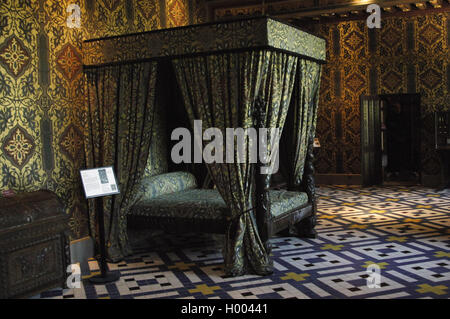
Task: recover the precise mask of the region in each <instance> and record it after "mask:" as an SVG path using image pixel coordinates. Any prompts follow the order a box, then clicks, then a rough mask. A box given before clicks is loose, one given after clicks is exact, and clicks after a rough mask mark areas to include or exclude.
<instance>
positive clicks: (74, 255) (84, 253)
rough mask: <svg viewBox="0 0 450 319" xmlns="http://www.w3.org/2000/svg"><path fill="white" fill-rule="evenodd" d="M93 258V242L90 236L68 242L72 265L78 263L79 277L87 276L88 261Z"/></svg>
mask: <svg viewBox="0 0 450 319" xmlns="http://www.w3.org/2000/svg"><path fill="white" fill-rule="evenodd" d="M93 256H94V241H93V240H92V238H91V237H90V236H88V237H84V238H80V239H76V240H73V241H71V242H70V259H71V263H72V264H76V263H79V264H80V268H81V275H86V274H89V265H88V259H89V258H92V257H93Z"/></svg>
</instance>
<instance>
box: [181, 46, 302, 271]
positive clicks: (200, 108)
mask: <svg viewBox="0 0 450 319" xmlns="http://www.w3.org/2000/svg"><path fill="white" fill-rule="evenodd" d="M296 64H297V58H296V57H294V56H290V55H287V54H285V53H281V52H275V51H268V50H261V51H250V52H239V53H225V54H215V55H208V56H198V57H191V58H183V59H175V60H173V65H174V69H175V73H176V76H177V80H178V84H179V87H180V89H181V92H182V96H183V100H184V103H185V107H186V110H187V112H188V114H189V117H190V119H191V121H192V122H193V121H194V120H202V121H203V128H208V127H216V128H218V129H220V130H221V132H226V128H243V129H247V128H250V127H254V126H255V123H256V122H257V119H256V118H255V114H256V112H255V100H256V99H257V98H262V99H263V101H265V110H263V112H262V114H265V117H264V119H263V120H262V123H259V125H261V127H265V128H280V130H281V129H282V127H283V125H284V122H285V119H286V115H287V112H288V107H289V102H290V96H291V92H292V87H293V81H294V77H295V70H296ZM259 113H260V114H261V112H259ZM223 138H224V139H225V134H224V137H223ZM250 142H251V140H250V139H245V150H246V152H245V161H244V162H243V163H238V159H237V154H238V151H237V145H235V146H234V163H211V164H207V166H208V169H209V172H210V174H211V177H212V179H213V181H214V182H215V185H216V186H217V189H218V190H219V192H220V194H221V196H222V197H223V199H224V200H225V202H226V203H227V206H228V207H230V215H229V216H227V219H228V220H229V227H228V232H227V234H226V239H225V243H224V251H223V255H224V264H225V273H226V275H227V276H239V275H243V274H246V273H256V274H259V275H267V274H270V273H271V272H272V271H273V269H272V268H273V266H272V263H271V258H270V256H269V253H268V251H266V248H265V246H264V245H263V243H262V241H261V238H260V236H259V234H258V229H257V224H256V220H255V206H256V205H255V180H254V170H255V165H254V163H250V159H251V158H250V156H251V154H250V149H251V146H252V145H250ZM277 149H278V148H277V147H276V146H275V145H271V143H270V139H269V140H268V150H269V152H270V151H272V150H277ZM222 152H223V156H224V158H225V157H226V156H227V155H226V151H225V149H224V150H223V151H222ZM269 155H270V153H269Z"/></svg>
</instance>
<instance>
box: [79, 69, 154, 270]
mask: <svg viewBox="0 0 450 319" xmlns="http://www.w3.org/2000/svg"><path fill="white" fill-rule="evenodd" d="M156 66H157V64H156V62H146V63H140V64H125V65H119V66H108V67H102V68H97V69H91V70H88V71H87V72H86V75H87V92H88V98H87V104H88V112H87V121H86V126H87V127H86V143H85V147H86V162H87V167H101V166H110V165H112V166H114V169H115V172H116V177H117V180H118V185H119V189H120V194H118V195H114V196H108V197H103V198H101V199H96V200H102V201H103V206H104V218H105V230H106V240H107V248H108V249H107V253H108V257H109V258H110V259H111V260H113V261H116V260H120V259H122V258H123V257H124V256H126V255H129V254H130V252H131V251H130V248H129V246H128V236H127V224H126V221H127V219H126V214H127V212H128V210H129V208H130V207H131V205H132V204H134V201H135V200H136V194H137V191H138V188H139V185H140V180H141V177H142V175H143V173H144V170H145V165H146V163H147V158H148V154H149V148H150V143H151V137H152V125H153V116H154V104H155V96H154V94H155V84H156ZM95 213H96V212H95V205H94V201H93V200H90V201H89V214H90V227H91V234H92V235H93V236H95V235H96V221H95Z"/></svg>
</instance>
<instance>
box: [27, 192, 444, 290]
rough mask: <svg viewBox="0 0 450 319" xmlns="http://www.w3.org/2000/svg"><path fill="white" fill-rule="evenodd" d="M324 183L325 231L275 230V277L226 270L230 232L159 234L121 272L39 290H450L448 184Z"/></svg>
mask: <svg viewBox="0 0 450 319" xmlns="http://www.w3.org/2000/svg"><path fill="white" fill-rule="evenodd" d="M318 192H319V195H320V202H319V206H318V217H319V218H318V225H317V227H316V229H317V231H318V233H319V235H318V238H316V239H299V238H295V237H284V238H282V237H277V238H273V239H272V240H271V241H272V245H273V260H274V268H275V271H274V273H273V275H271V276H267V277H260V276H254V275H247V276H242V277H236V278H224V277H223V270H222V262H223V259H222V255H221V242H222V241H221V240H222V238H221V236H217V235H205V234H190V235H165V234H161V233H160V234H157V235H153V236H150V237H149V238H148V241H147V242H145V243H146V245H142V243H141V246H140V248H138V249H137V250H136V254H135V255H134V256H132V257H129V258H127V259H126V260H124V261H122V262H120V263H117V264H110V265H109V267H110V269H111V270H113V271H119V272H120V275H121V277H120V279H119V281H117V282H115V283H109V284H106V285H92V284H91V283H90V282H89V281H87V280H83V282H82V283H81V288H74V289H68V288H65V289H62V288H60V289H54V290H51V291H47V292H44V293H42V294H40V295H39V296H36V298H57V299H70V298H72V299H73V298H88V299H90V298H112V299H117V298H133V299H140V298H196V299H197V298H215V299H217V298H221V299H222V298H239V299H240V298H249V299H255V298H257V299H261V298H299V299H303V298H389V299H392V298H445V299H448V298H450V231H449V229H450V227H449V226H450V192H449V191H448V190H447V192H442V193H436V192H435V191H434V190H432V189H427V188H423V187H408V188H405V187H387V188H364V189H359V188H348V187H337V186H336V187H321V188H319V189H318ZM144 247H145V248H144ZM89 266H90V270H91V273H92V274H91V275H95V274H97V273H98V271H99V270H98V265H97V262H96V261H95V260H91V261H90V262H89ZM374 269H376V270H374ZM373 271H376V272H378V273H379V277H377V280H378V281H377V282H375V281H371V280H372V279H373V278H374V277H373V276H372V274H373V273H372V272H373ZM88 277H89V276H86V277H84V279H87V278H88ZM369 279H370V280H369ZM374 283H376V285H374Z"/></svg>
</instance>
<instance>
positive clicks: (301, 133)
mask: <svg viewBox="0 0 450 319" xmlns="http://www.w3.org/2000/svg"><path fill="white" fill-rule="evenodd" d="M320 74H321V65H320V64H318V63H315V62H312V61H306V60H301V61H300V62H299V64H298V67H297V74H296V84H295V86H294V91H293V93H292V100H291V101H292V102H291V106H290V109H289V116H288V120H287V121H286V125H285V128H284V134H283V136H282V142H281V145H282V146H281V147H282V152H281V154H280V156H281V160H282V163H283V165H282V168H283V169H284V170H282V172H283V171H284V172H283V173H284V175H286V177H287V180H288V187H289V188H290V189H296V188H298V187H299V186H300V184H301V182H302V177H303V170H304V166H305V159H306V153H307V151H308V144H309V142H310V141H311V139H312V138H314V134H315V131H316V120H317V107H318V102H319V86H320Z"/></svg>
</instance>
